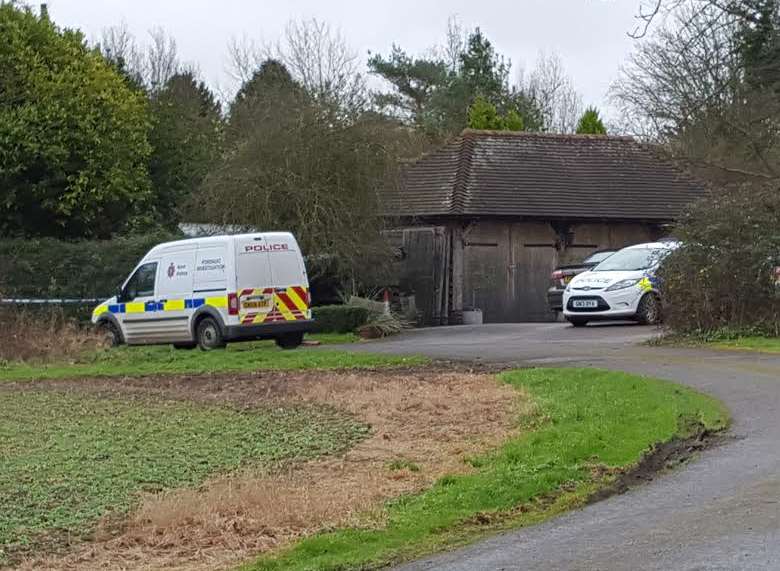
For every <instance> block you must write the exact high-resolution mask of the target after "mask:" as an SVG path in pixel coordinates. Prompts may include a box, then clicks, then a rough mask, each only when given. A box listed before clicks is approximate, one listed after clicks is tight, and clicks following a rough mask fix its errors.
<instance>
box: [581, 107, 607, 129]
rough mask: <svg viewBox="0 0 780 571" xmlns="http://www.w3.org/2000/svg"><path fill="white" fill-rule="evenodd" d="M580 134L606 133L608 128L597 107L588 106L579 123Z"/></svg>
mask: <svg viewBox="0 0 780 571" xmlns="http://www.w3.org/2000/svg"><path fill="white" fill-rule="evenodd" d="M577 134H578V135H606V134H607V128H606V127H605V126H604V122H603V121H602V120H601V117H600V116H599V111H598V109H596V108H595V107H588V108H587V109H586V110H585V113H583V115H582V117H580V120H579V123H577Z"/></svg>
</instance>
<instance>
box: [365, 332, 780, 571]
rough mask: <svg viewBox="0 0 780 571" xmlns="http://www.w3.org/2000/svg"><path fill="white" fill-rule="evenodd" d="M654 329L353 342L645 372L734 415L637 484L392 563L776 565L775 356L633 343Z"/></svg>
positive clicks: (778, 404)
mask: <svg viewBox="0 0 780 571" xmlns="http://www.w3.org/2000/svg"><path fill="white" fill-rule="evenodd" d="M655 334H656V330H655V329H654V328H648V327H640V326H637V325H599V326H595V327H594V326H592V327H588V328H585V329H574V328H572V327H570V326H568V325H566V324H559V323H554V324H553V323H546V324H508V325H485V326H481V327H466V326H463V327H447V328H436V329H426V330H418V331H414V332H411V333H408V334H406V335H404V336H402V337H399V338H395V339H392V340H389V341H382V342H376V343H370V344H366V345H363V346H361V347H359V349H358V350H361V351H371V352H388V353H410V354H425V355H430V356H432V357H439V358H449V359H466V360H481V361H484V362H496V363H517V364H523V365H537V366H545V365H547V366H565V365H587V366H594V367H602V368H607V369H616V370H622V371H627V372H632V373H641V374H647V375H652V376H654V377H659V378H663V379H670V380H673V381H676V382H679V383H683V384H686V385H690V386H692V387H695V388H697V389H700V390H702V391H704V392H707V393H709V394H712V395H714V396H716V397H718V398H720V399H721V400H722V401H723V402H725V403H726V404H727V406H728V407H729V409H730V410H731V412H732V415H733V418H734V425H733V428H732V434H733V436H734V438H733V439H732V440H729V441H728V442H727V443H726V444H723V445H721V446H719V447H717V448H714V449H711V450H708V451H706V452H704V453H703V454H702V455H701V457H700V458H698V459H697V460H696V461H694V462H693V463H691V464H690V465H688V466H686V467H685V468H683V469H681V470H678V471H676V472H673V473H671V474H667V475H664V476H663V477H660V478H658V479H657V480H655V481H654V482H652V483H650V484H648V485H646V486H642V487H640V488H638V489H635V490H632V491H631V492H629V493H627V494H624V495H622V496H615V497H612V498H610V499H608V500H606V501H603V502H600V503H597V504H594V505H591V506H589V507H587V508H584V509H582V510H579V511H576V512H572V513H570V514H567V515H564V516H562V517H559V518H556V519H554V520H551V521H549V522H547V523H544V524H542V525H539V526H536V527H532V528H528V529H523V530H519V531H515V532H511V533H506V534H503V535H500V536H497V537H494V538H491V539H489V540H487V541H483V542H481V543H477V544H475V545H473V546H471V547H467V548H465V549H461V550H458V551H455V552H451V553H447V554H443V555H439V556H435V557H432V558H430V559H426V560H422V561H418V562H415V563H412V564H410V565H407V566H404V567H402V569H403V570H404V571H417V570H432V569H436V570H439V569H441V570H445V569H446V570H450V571H459V570H463V571H466V570H468V571H476V570H509V569H518V570H520V569H522V570H527V571H530V570H537V569H539V570H542V569H543V570H548V569H551V570H552V569H578V570H580V569H581V570H604V571H606V570H623V569H625V570H629V569H630V570H636V569H642V570H645V569H648V570H650V569H657V570H664V571H667V570H676V571H677V570H680V571H682V570H691V571H692V570H704V569H708V570H710V569H718V570H737V569H746V570H748V569H749V570H753V569H772V570H780V355H759V354H754V353H741V352H739V353H738V352H721V351H709V350H703V349H673V348H665V347H651V346H646V345H642V344H641V342H642V341H644V340H647V339H649V338H651V337H652V336H653V335H655Z"/></svg>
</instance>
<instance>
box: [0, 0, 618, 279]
mask: <svg viewBox="0 0 780 571" xmlns="http://www.w3.org/2000/svg"><path fill="white" fill-rule="evenodd" d="M0 27H1V30H2V37H3V38H4V39H5V38H6V37H7V38H9V40H10V41H8V42H4V44H3V45H0V81H1V82H2V89H0V103H2V106H1V107H0V155H1V156H0V184H2V189H3V195H2V197H1V198H0V235H2V236H5V237H25V236H52V237H58V238H65V239H84V238H86V239H95V238H97V239H106V238H111V237H115V236H119V235H123V234H128V233H148V232H150V231H153V230H159V229H165V230H167V231H176V228H177V226H178V224H179V223H180V222H182V221H189V222H203V223H210V224H228V225H234V226H235V225H238V226H241V227H247V228H249V227H251V228H262V229H267V230H281V229H284V230H292V231H293V232H295V233H296V235H297V236H298V238H299V240H300V241H301V243H302V244H303V245H304V248H305V250H306V252H307V254H309V255H310V256H311V258H312V259H316V260H318V262H317V263H319V264H321V265H323V266H330V269H335V270H336V271H338V272H339V273H349V272H350V271H353V270H354V268H355V267H358V266H363V267H365V266H367V265H374V266H381V265H382V263H374V262H371V261H370V260H376V259H384V258H382V256H385V255H386V254H387V248H386V247H385V245H384V244H383V242H382V240H381V239H380V230H381V229H382V217H381V216H377V214H379V213H381V208H382V207H381V200H380V199H381V193H382V192H383V190H384V189H386V188H387V187H388V186H392V185H394V184H397V172H398V168H399V164H400V163H401V162H402V161H403V160H405V159H412V158H415V157H417V156H419V155H420V154H421V153H422V152H424V151H425V150H428V149H429V148H431V146H432V145H436V144H438V143H439V142H441V141H442V140H443V139H445V138H447V137H449V136H452V135H455V134H457V133H459V132H460V131H461V130H463V129H464V128H466V127H472V128H482V129H511V130H532V131H538V130H553V131H569V132H573V131H574V130H575V128H577V129H578V131H582V132H594V133H603V132H604V126H603V124H602V123H601V121H600V119H598V117H597V114H596V115H594V114H593V112H592V111H589V114H586V115H584V116H583V117H582V119H583V120H582V121H581V122H580V124H579V125H578V124H577V119H578V118H580V115H582V111H583V110H582V108H581V102H580V99H579V96H578V95H577V94H576V92H575V91H574V89H573V87H572V86H571V82H570V81H569V80H568V78H567V77H566V76H565V73H564V72H563V68H562V66H561V64H560V60H558V59H556V58H555V57H554V56H553V57H546V58H543V59H542V60H540V64H539V65H537V68H536V69H535V70H534V71H533V72H532V73H531V74H530V76H529V80H528V81H526V82H522V81H521V82H518V83H517V84H513V83H512V82H511V81H510V79H509V78H510V71H511V64H510V62H509V60H507V59H506V58H505V57H504V56H502V55H501V54H500V53H498V52H497V51H496V49H495V47H494V46H493V44H492V42H491V41H490V40H489V39H488V37H487V36H486V35H485V33H484V32H483V31H482V30H480V29H478V28H477V29H474V30H473V31H471V32H469V33H466V32H464V31H463V30H462V29H461V28H460V27H459V26H458V25H457V24H456V23H454V22H451V25H450V29H449V33H448V36H447V39H446V42H445V44H446V45H445V46H444V47H441V48H439V49H438V50H434V52H432V53H434V55H430V56H425V57H417V56H412V55H409V54H407V53H406V52H404V51H403V50H402V49H401V48H399V47H393V49H392V50H391V52H390V53H389V54H388V55H387V56H383V55H380V54H373V55H370V57H369V60H368V73H369V74H373V75H375V76H376V77H380V78H383V79H384V80H386V89H385V90H383V91H381V92H372V91H371V90H370V89H369V88H368V83H367V81H366V77H365V76H364V72H363V71H362V69H363V66H362V61H363V60H362V59H361V58H359V57H358V56H357V55H356V54H355V53H354V52H352V51H351V50H350V48H349V46H348V45H347V43H346V41H345V40H344V38H343V36H342V35H341V34H340V33H339V32H338V31H335V30H333V29H331V28H330V27H329V26H328V25H326V24H323V23H321V22H318V21H316V20H308V21H301V22H296V23H291V24H290V25H289V26H288V28H287V29H286V31H285V34H284V36H283V38H282V39H281V40H280V41H279V42H278V43H276V44H272V45H263V46H256V45H253V44H251V43H247V42H243V43H242V42H233V43H232V44H231V45H230V46H229V53H230V56H231V59H232V60H233V64H234V72H235V73H234V75H235V77H236V78H237V79H238V80H239V85H238V89H237V91H236V94H235V96H233V97H230V98H220V97H217V95H215V93H214V92H212V91H211V90H210V89H209V87H208V86H207V85H206V84H205V83H204V82H203V81H201V79H200V78H199V74H198V73H197V72H196V71H194V69H193V68H192V67H191V66H187V65H183V64H182V63H181V61H180V59H179V56H178V52H177V46H176V42H175V40H174V39H173V38H171V37H170V36H168V35H167V34H166V33H165V32H164V31H162V30H159V29H157V30H152V31H151V32H150V33H149V36H148V38H147V40H146V43H143V42H139V41H138V40H137V39H136V38H135V37H133V36H132V35H131V34H130V33H129V32H128V30H127V28H126V27H124V26H117V27H112V28H109V29H106V30H105V31H104V32H103V34H102V36H101V38H100V39H99V41H97V42H95V43H94V44H90V43H89V42H87V41H86V40H85V38H84V37H83V35H82V34H81V33H79V32H78V31H72V30H67V29H62V28H60V27H58V26H57V25H56V24H55V23H54V22H52V21H50V19H49V18H48V16H47V15H45V14H43V15H41V14H36V13H34V12H32V11H31V10H30V9H28V8H24V7H20V6H19V5H16V4H9V3H6V4H3V5H2V7H0Z"/></svg>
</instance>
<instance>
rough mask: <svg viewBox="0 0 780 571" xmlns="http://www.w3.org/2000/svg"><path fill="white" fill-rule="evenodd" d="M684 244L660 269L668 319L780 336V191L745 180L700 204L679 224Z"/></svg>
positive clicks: (675, 325) (685, 328) (693, 329)
mask: <svg viewBox="0 0 780 571" xmlns="http://www.w3.org/2000/svg"><path fill="white" fill-rule="evenodd" d="M676 235H677V237H679V239H680V240H681V241H682V243H683V246H682V247H681V248H680V249H679V250H677V251H675V252H673V253H672V254H671V255H670V256H669V257H668V258H667V259H666V260H665V261H664V264H663V266H662V268H661V269H660V271H659V277H660V278H661V280H662V284H663V286H662V287H663V289H664V294H665V299H666V302H667V308H666V322H667V324H668V325H669V326H670V327H671V328H672V329H673V330H674V331H676V332H678V333H683V334H696V335H703V336H707V335H712V334H715V333H717V332H719V331H724V330H728V331H732V332H750V333H752V334H755V333H756V332H760V333H762V334H765V335H774V336H777V335H780V291H779V290H778V288H777V286H776V285H775V278H774V275H773V272H774V271H775V267H776V266H778V265H780V190H778V188H777V187H776V186H772V185H764V186H741V187H738V188H730V189H724V190H719V191H716V192H714V193H713V194H712V195H710V196H708V197H707V198H706V199H705V200H702V201H700V202H698V203H696V204H694V205H693V206H692V207H691V208H690V209H689V211H688V212H687V213H686V214H685V215H684V217H683V218H682V220H681V221H680V223H679V224H678V226H677V228H676Z"/></svg>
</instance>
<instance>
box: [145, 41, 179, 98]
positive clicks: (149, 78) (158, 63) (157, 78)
mask: <svg viewBox="0 0 780 571" xmlns="http://www.w3.org/2000/svg"><path fill="white" fill-rule="evenodd" d="M149 37H150V38H151V43H150V44H149V46H148V47H147V48H146V51H145V54H144V56H145V60H146V83H147V86H148V88H149V90H150V91H152V92H153V93H154V92H156V91H159V90H160V89H162V88H163V87H164V86H165V84H166V83H167V82H168V80H169V79H170V78H171V77H173V76H174V75H175V74H176V73H177V72H178V71H179V69H180V67H181V66H180V64H179V55H178V50H177V48H176V40H175V39H174V38H173V37H172V36H170V35H168V34H167V33H166V32H165V30H163V29H162V28H153V29H151V30H149Z"/></svg>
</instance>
